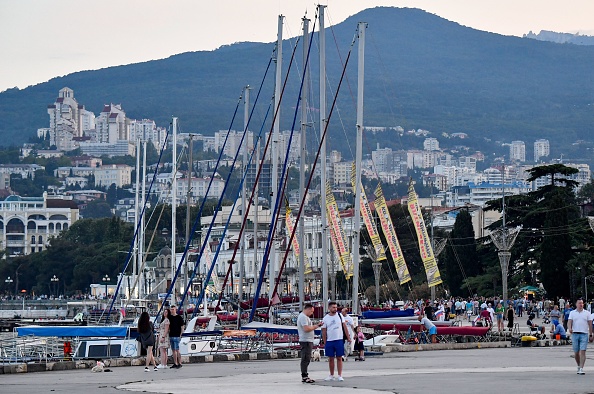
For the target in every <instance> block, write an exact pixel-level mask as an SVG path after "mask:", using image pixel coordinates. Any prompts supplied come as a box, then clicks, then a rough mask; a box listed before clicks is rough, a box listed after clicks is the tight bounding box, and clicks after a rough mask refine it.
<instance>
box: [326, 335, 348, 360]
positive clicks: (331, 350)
mask: <svg viewBox="0 0 594 394" xmlns="http://www.w3.org/2000/svg"><path fill="white" fill-rule="evenodd" d="M324 355H325V356H326V357H342V356H344V341H343V340H342V339H338V340H336V341H329V342H326V345H324Z"/></svg>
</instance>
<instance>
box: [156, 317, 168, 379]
mask: <svg viewBox="0 0 594 394" xmlns="http://www.w3.org/2000/svg"><path fill="white" fill-rule="evenodd" d="M157 348H158V349H159V356H160V357H161V363H160V364H159V365H158V366H157V368H159V369H165V368H167V349H169V309H163V315H162V318H161V324H159V341H158V345H157Z"/></svg>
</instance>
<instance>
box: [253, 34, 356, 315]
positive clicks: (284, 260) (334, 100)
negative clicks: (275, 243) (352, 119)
mask: <svg viewBox="0 0 594 394" xmlns="http://www.w3.org/2000/svg"><path fill="white" fill-rule="evenodd" d="M356 39H357V35H356V34H355V37H354V38H353V42H352V43H351V48H350V50H349V52H348V55H347V58H346V61H345V65H344V67H343V69H342V74H341V76H340V82H339V83H338V88H337V90H336V94H335V95H334V99H333V100H332V106H331V107H330V112H329V113H328V121H327V122H326V124H325V126H324V133H323V134H322V137H321V141H324V138H326V133H327V132H328V125H329V124H330V119H331V118H332V114H333V112H334V108H335V106H336V100H337V98H338V93H339V91H340V87H341V85H342V81H343V80H344V76H345V73H346V66H347V65H348V61H349V59H350V57H351V52H352V49H353V46H354V45H355V42H356ZM320 151H321V145H320V146H318V150H317V153H316V158H315V160H314V161H313V164H312V169H311V172H310V174H309V179H308V181H307V187H306V188H305V190H308V189H309V186H310V184H311V180H312V178H313V174H314V172H315V169H316V165H317V162H318V159H319V158H320ZM306 196H307V194H304V195H303V196H302V197H301V203H300V206H299V210H298V211H297V217H296V218H295V223H298V222H299V219H300V217H301V214H302V212H303V206H304V205H305V200H306V198H305V197H306ZM296 229H297V226H294V227H293V231H292V232H291V236H290V238H289V240H288V241H287V245H291V243H292V242H293V239H294V238H295V230H296ZM290 250H291V248H290V247H287V248H286V250H285V255H284V257H283V263H282V265H281V268H280V269H279V273H280V272H282V270H283V269H284V267H285V263H286V261H287V256H288V255H289V251H290ZM279 280H280V276H279V278H277V281H276V283H275V285H274V291H273V292H272V294H276V293H277V290H278V283H279ZM254 305H255V303H254ZM254 309H255V308H253V307H252V313H253V311H254ZM268 313H270V305H269V306H268ZM250 320H251V319H250Z"/></svg>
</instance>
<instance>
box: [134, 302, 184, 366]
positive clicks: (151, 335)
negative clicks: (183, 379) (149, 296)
mask: <svg viewBox="0 0 594 394" xmlns="http://www.w3.org/2000/svg"><path fill="white" fill-rule="evenodd" d="M184 327H185V321H184V318H183V316H181V315H178V314H177V307H176V306H175V305H171V306H170V307H169V308H164V309H163V314H162V316H161V323H160V324H159V329H158V332H157V336H155V327H154V326H153V323H152V322H151V321H150V316H149V314H148V312H142V314H141V315H140V319H139V320H138V338H139V341H140V344H141V346H142V347H143V349H145V350H146V363H145V368H144V371H145V372H149V371H150V365H151V362H152V364H153V366H154V370H155V371H157V370H159V369H166V368H167V352H168V350H169V348H171V353H172V356H173V365H172V366H171V368H173V369H177V368H181V367H182V364H181V354H180V352H179V342H180V339H181V334H182V332H183V329H184ZM155 346H156V347H157V349H159V356H160V363H159V365H157V363H156V361H155V357H154V356H153V349H154V348H155Z"/></svg>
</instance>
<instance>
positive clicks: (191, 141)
mask: <svg viewBox="0 0 594 394" xmlns="http://www.w3.org/2000/svg"><path fill="white" fill-rule="evenodd" d="M189 137H190V138H189V141H188V193H187V194H186V242H185V243H186V245H187V247H190V243H189V240H190V220H191V215H190V214H191V212H190V207H191V203H190V202H191V199H192V151H193V150H194V136H193V135H192V134H190V135H189ZM189 274H190V272H189V269H188V258H187V257H186V258H185V259H184V289H187V288H188V281H189V280H190V278H189ZM184 291H185V290H184ZM182 299H184V300H185V299H186V297H182ZM182 307H183V305H180V308H182Z"/></svg>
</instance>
